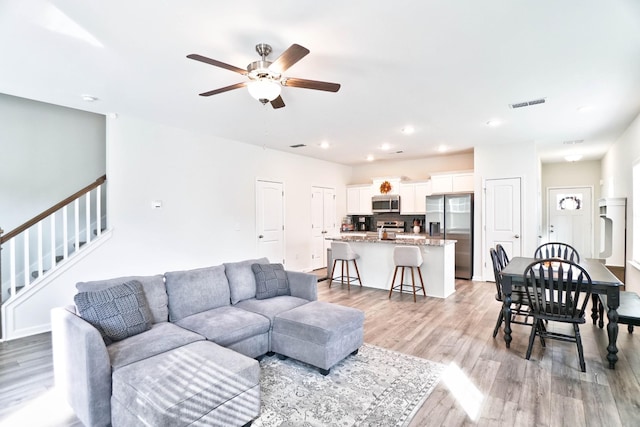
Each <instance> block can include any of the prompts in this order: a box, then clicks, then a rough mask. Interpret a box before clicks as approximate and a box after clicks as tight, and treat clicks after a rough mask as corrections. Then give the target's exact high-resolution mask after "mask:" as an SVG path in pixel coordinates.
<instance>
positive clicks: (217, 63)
mask: <svg viewBox="0 0 640 427" xmlns="http://www.w3.org/2000/svg"><path fill="white" fill-rule="evenodd" d="M187 58H189V59H194V60H196V61H200V62H204V63H205V64H209V65H213V66H216V67H220V68H225V69H227V70H230V71H235V72H236V73H238V74H242V75H244V76H246V75H247V70H245V69H243V68H238V67H236V66H233V65H229V64H225V63H224V62H220V61H216V60H215V59H211V58H207V57H206V56H202V55H198V54H197V53H192V54H190V55H187Z"/></svg>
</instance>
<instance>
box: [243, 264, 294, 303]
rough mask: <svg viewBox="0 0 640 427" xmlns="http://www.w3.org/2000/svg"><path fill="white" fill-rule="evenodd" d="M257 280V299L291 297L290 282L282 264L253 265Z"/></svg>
mask: <svg viewBox="0 0 640 427" xmlns="http://www.w3.org/2000/svg"><path fill="white" fill-rule="evenodd" d="M251 270H253V275H254V276H255V278H256V299H265V298H273V297H277V296H280V295H290V291H289V280H288V279H287V273H286V272H285V271H284V267H283V266H282V264H252V265H251Z"/></svg>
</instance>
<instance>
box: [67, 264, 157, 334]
mask: <svg viewBox="0 0 640 427" xmlns="http://www.w3.org/2000/svg"><path fill="white" fill-rule="evenodd" d="M132 280H137V281H138V282H140V283H142V287H143V288H144V295H145V297H146V298H147V304H148V305H149V310H151V314H152V315H153V323H158V322H166V321H167V320H168V319H169V308H168V305H167V301H168V300H167V290H166V289H165V287H164V277H163V276H162V275H161V274H157V275H155V276H127V277H117V278H114V279H107V280H96V281H92V282H79V283H77V284H76V289H78V291H80V292H86V291H99V290H102V289H106V288H110V287H112V286H115V285H120V284H122V283H124V282H130V281H132Z"/></svg>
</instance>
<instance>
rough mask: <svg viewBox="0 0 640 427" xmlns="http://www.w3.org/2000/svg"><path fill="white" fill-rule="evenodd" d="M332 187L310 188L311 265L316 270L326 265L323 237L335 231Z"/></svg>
mask: <svg viewBox="0 0 640 427" xmlns="http://www.w3.org/2000/svg"><path fill="white" fill-rule="evenodd" d="M335 194H336V193H335V190H334V189H333V188H324V187H312V188H311V242H312V243H311V267H312V268H313V269H314V270H316V269H318V268H323V267H326V266H327V257H326V253H327V248H328V247H330V246H331V245H330V242H329V241H328V240H325V238H326V237H327V236H329V235H331V234H334V233H335V232H337V231H336V228H337V227H336V196H335Z"/></svg>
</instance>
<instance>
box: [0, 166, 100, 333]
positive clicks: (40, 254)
mask: <svg viewBox="0 0 640 427" xmlns="http://www.w3.org/2000/svg"><path fill="white" fill-rule="evenodd" d="M106 179H107V178H106V176H102V177H100V178H98V179H97V180H96V181H95V182H93V183H91V184H89V185H88V186H86V187H84V188H83V189H81V190H80V191H78V192H76V193H74V194H72V195H71V196H69V197H67V198H66V199H64V200H62V201H61V202H59V203H57V204H56V205H54V206H52V207H51V208H49V209H47V210H46V211H44V212H42V213H41V214H39V215H37V216H35V217H34V218H32V219H31V220H29V221H27V222H25V223H24V224H22V225H21V226H19V227H17V228H16V229H14V230H12V231H10V232H8V233H6V234H3V230H2V229H0V284H1V287H0V303H1V304H2V311H3V314H4V311H5V310H4V309H5V306H6V305H7V304H10V303H13V302H15V301H16V300H17V299H19V298H20V296H21V295H22V294H23V293H26V290H29V289H32V288H35V287H37V286H38V285H39V284H41V283H43V282H45V281H46V280H47V277H48V276H49V275H52V274H53V273H54V272H56V271H57V270H58V269H60V268H62V267H63V266H64V265H65V264H66V263H68V262H70V260H71V259H73V258H75V257H77V256H78V255H79V254H80V253H81V251H84V250H86V249H87V248H89V247H90V246H91V245H92V243H94V242H97V241H98V240H99V239H100V237H101V236H102V234H103V233H104V232H105V230H106V225H107V221H106V191H105V190H106ZM3 320H4V319H0V331H2V326H3V325H2V321H3ZM0 338H2V337H1V336H0Z"/></svg>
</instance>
